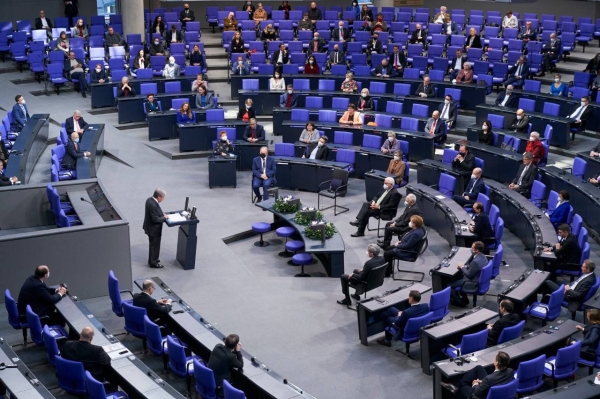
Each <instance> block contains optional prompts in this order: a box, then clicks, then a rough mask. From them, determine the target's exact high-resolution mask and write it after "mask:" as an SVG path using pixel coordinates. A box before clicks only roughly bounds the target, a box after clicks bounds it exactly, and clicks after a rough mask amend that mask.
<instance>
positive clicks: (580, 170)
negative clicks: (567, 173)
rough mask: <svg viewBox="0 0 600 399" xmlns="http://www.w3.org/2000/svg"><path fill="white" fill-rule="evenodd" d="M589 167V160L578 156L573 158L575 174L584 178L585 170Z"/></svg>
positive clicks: (573, 171)
mask: <svg viewBox="0 0 600 399" xmlns="http://www.w3.org/2000/svg"><path fill="white" fill-rule="evenodd" d="M586 169H587V162H586V161H585V160H584V159H583V158H579V157H576V158H575V159H574V160H573V168H572V169H571V171H572V173H573V175H575V176H577V177H578V178H580V179H582V180H583V176H584V175H585V170H586Z"/></svg>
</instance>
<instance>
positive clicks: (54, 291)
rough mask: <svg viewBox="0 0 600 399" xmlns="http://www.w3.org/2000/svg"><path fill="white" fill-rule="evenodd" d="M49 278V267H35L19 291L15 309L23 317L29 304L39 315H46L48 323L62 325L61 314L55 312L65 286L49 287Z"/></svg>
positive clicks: (64, 291) (65, 292)
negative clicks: (47, 282)
mask: <svg viewBox="0 0 600 399" xmlns="http://www.w3.org/2000/svg"><path fill="white" fill-rule="evenodd" d="M49 278H50V268H49V267H48V266H46V265H41V266H38V267H36V269H35V272H34V273H33V275H32V276H29V277H28V278H27V280H25V282H24V283H23V286H22V287H21V291H19V299H18V300H17V309H18V311H19V315H20V316H21V317H23V318H25V314H26V313H25V312H26V309H27V306H31V310H33V313H35V314H36V315H38V316H39V317H48V318H49V320H45V322H47V323H48V324H49V325H53V324H61V325H64V320H63V318H62V316H61V315H60V314H59V313H57V312H56V306H55V305H56V303H58V302H59V301H60V300H61V299H62V298H63V297H64V296H65V295H66V294H67V289H66V288H65V287H60V288H49V287H48V286H47V285H46V281H47V280H48V279H49Z"/></svg>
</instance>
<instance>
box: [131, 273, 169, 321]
mask: <svg viewBox="0 0 600 399" xmlns="http://www.w3.org/2000/svg"><path fill="white" fill-rule="evenodd" d="M153 292H154V282H152V280H146V281H144V283H143V284H142V292H140V293H137V294H133V306H137V307H140V308H144V309H146V313H147V315H148V318H149V319H150V320H152V321H153V322H154V323H156V324H158V325H161V326H164V325H165V324H166V323H167V315H168V314H169V312H170V311H171V303H173V301H172V300H171V299H166V298H162V299H158V300H156V299H154V298H152V293H153Z"/></svg>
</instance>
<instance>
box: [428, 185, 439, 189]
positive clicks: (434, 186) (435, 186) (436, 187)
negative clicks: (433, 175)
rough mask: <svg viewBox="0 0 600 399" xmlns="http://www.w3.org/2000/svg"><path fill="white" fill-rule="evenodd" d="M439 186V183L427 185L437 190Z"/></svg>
mask: <svg viewBox="0 0 600 399" xmlns="http://www.w3.org/2000/svg"><path fill="white" fill-rule="evenodd" d="M439 186H440V185H439V184H434V185H431V186H429V187H431V188H435V189H436V190H437V189H438V188H439Z"/></svg>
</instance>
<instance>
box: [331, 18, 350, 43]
mask: <svg viewBox="0 0 600 399" xmlns="http://www.w3.org/2000/svg"><path fill="white" fill-rule="evenodd" d="M348 34H349V33H348V29H347V28H344V21H340V22H338V27H337V29H334V30H333V33H332V34H331V37H332V38H333V40H335V41H336V42H346V41H348V40H349V39H350V36H348Z"/></svg>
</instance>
